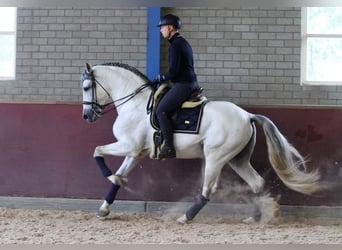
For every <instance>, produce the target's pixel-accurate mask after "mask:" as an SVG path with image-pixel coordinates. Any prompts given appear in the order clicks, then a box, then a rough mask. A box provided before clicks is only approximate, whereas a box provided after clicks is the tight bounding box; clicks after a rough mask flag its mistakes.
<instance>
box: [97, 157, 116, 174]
mask: <svg viewBox="0 0 342 250" xmlns="http://www.w3.org/2000/svg"><path fill="white" fill-rule="evenodd" d="M95 161H96V163H97V165H98V166H99V168H100V170H101V173H102V175H103V176H104V177H106V178H107V177H108V176H111V175H112V174H113V173H112V171H110V169H109V168H108V167H107V165H106V163H105V161H104V158H103V157H101V156H95Z"/></svg>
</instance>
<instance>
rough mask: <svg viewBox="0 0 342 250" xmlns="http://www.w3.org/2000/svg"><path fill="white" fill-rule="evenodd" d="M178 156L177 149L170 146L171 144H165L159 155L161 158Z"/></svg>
mask: <svg viewBox="0 0 342 250" xmlns="http://www.w3.org/2000/svg"><path fill="white" fill-rule="evenodd" d="M174 157H176V150H175V149H174V147H169V146H165V145H164V146H163V148H162V149H161V150H160V153H159V155H158V158H159V159H163V158H174Z"/></svg>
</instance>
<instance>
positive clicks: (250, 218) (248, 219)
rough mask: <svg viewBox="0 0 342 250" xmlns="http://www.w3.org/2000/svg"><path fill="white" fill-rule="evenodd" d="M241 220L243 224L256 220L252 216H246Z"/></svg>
mask: <svg viewBox="0 0 342 250" xmlns="http://www.w3.org/2000/svg"><path fill="white" fill-rule="evenodd" d="M242 222H243V223H245V224H255V223H256V220H255V219H254V218H253V217H248V218H246V219H244V220H242Z"/></svg>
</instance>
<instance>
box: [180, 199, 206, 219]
mask: <svg viewBox="0 0 342 250" xmlns="http://www.w3.org/2000/svg"><path fill="white" fill-rule="evenodd" d="M208 201H209V200H208V199H207V198H205V197H204V196H203V195H200V196H199V197H198V198H197V200H196V202H195V203H194V205H192V207H191V208H190V209H189V210H188V211H187V212H186V214H185V216H186V219H187V220H192V219H193V218H194V217H195V216H196V215H197V214H198V212H199V211H200V210H201V209H202V208H203V207H204V206H205V205H206V204H207V202H208Z"/></svg>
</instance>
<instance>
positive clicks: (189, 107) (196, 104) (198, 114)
mask: <svg viewBox="0 0 342 250" xmlns="http://www.w3.org/2000/svg"><path fill="white" fill-rule="evenodd" d="M170 88H171V87H170V85H169V84H168V83H163V84H162V85H161V86H160V87H159V88H158V89H157V90H156V91H155V93H154V94H153V97H152V98H153V100H152V109H151V113H150V122H151V125H152V127H153V128H154V129H155V130H156V131H155V132H154V134H153V143H154V147H152V148H153V149H154V150H153V151H152V154H151V158H154V159H156V158H157V155H158V154H157V151H158V150H160V147H161V145H162V143H163V135H162V133H161V131H160V127H159V123H158V119H157V116H156V110H157V107H158V104H159V102H160V100H161V99H162V98H163V96H164V95H165V94H166V93H167V91H169V90H170ZM202 92H203V88H200V89H198V90H197V91H195V92H194V93H193V94H192V95H191V97H190V98H189V100H188V101H186V102H184V103H183V104H182V106H181V108H180V109H178V110H176V111H175V112H174V113H173V114H172V115H171V120H172V125H173V132H174V133H187V134H198V131H199V128H200V124H201V118H202V112H203V107H204V105H205V104H206V103H207V102H208V100H207V98H206V97H205V96H203V94H202Z"/></svg>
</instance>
